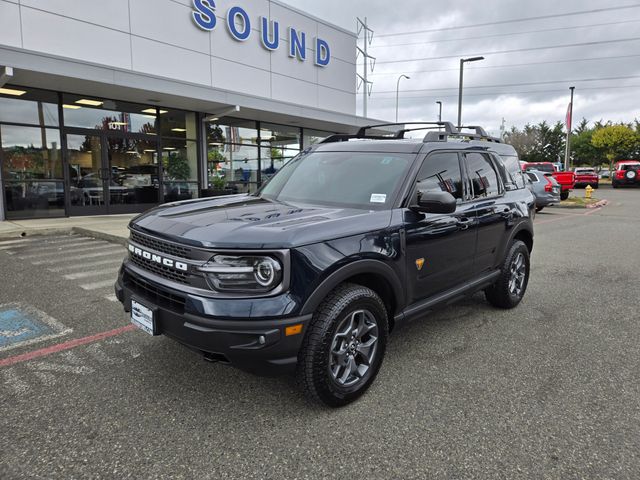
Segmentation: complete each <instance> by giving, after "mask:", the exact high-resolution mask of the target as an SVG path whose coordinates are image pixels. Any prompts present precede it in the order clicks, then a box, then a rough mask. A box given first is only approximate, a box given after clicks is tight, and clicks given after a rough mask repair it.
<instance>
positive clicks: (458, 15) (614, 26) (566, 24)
mask: <svg viewBox="0 0 640 480" xmlns="http://www.w3.org/2000/svg"><path fill="white" fill-rule="evenodd" d="M287 3H290V4H291V5H294V6H296V7H297V8H300V9H302V10H305V11H307V12H309V13H311V14H314V15H317V16H319V17H321V18H323V19H326V20H327V21H330V22H333V23H336V24H338V25H340V26H342V27H344V28H347V29H350V30H354V29H355V25H356V21H355V18H356V17H357V16H358V17H361V18H364V17H365V16H366V17H367V19H368V22H369V24H370V25H371V27H372V28H373V29H374V30H375V34H374V41H373V44H372V46H371V52H372V54H373V55H375V56H376V57H377V59H378V63H377V66H376V69H375V72H374V73H373V75H372V76H371V77H370V78H372V79H373V81H374V86H373V93H372V96H371V97H370V100H369V105H368V110H369V116H370V117H373V118H379V119H383V120H392V119H394V118H395V89H396V80H397V78H398V76H399V75H400V74H403V73H406V74H408V75H409V76H411V79H410V80H402V83H401V88H400V105H399V106H400V112H401V115H400V118H401V120H404V121H419V120H432V119H435V118H436V115H437V107H436V105H435V102H436V100H441V101H443V103H444V108H443V117H444V118H445V119H449V120H452V121H455V119H456V117H457V88H458V74H459V58H462V57H465V56H469V55H476V54H479V55H483V56H485V60H484V61H482V62H478V63H475V64H467V65H466V66H465V90H464V94H465V95H464V102H463V105H464V114H463V117H464V122H465V123H479V124H483V125H486V126H487V128H489V129H491V130H494V131H495V130H496V129H498V128H499V126H500V122H501V120H502V118H503V117H504V118H505V119H506V123H507V127H510V126H511V125H516V126H519V127H521V126H523V125H524V124H526V123H533V122H538V121H541V120H547V121H548V122H550V123H554V122H556V121H564V117H565V113H566V108H567V104H568V101H569V87H570V86H575V87H576V98H575V112H574V118H575V119H579V118H582V117H586V118H587V119H589V120H590V121H595V120H600V119H605V120H607V119H611V120H613V121H627V122H630V121H632V120H633V119H634V118H635V117H636V116H637V115H638V114H637V111H638V109H637V108H636V107H634V106H637V105H638V103H639V101H640V51H639V50H640V48H639V47H640V40H631V41H625V42H616V43H612V42H611V40H620V39H630V38H640V8H634V9H624V10H609V11H602V12H598V13H590V14H585V15H575V16H563V17H557V18H548V19H544V20H537V21H527V22H512V23H504V24H501V25H491V26H484V27H473V28H456V29H448V30H442V31H436V32H427V33H417V34H412V35H399V36H383V35H386V34H392V33H402V32H413V31H419V30H428V29H430V30H433V29H442V28H449V27H453V26H465V25H477V24H482V23H489V22H496V21H501V20H508V19H519V18H525V17H537V16H544V15H554V14H561V13H566V12H577V11H585V10H594V9H603V8H612V7H617V6H622V5H628V2H624V1H619V0H618V1H615V2H610V3H606V4H604V3H602V2H599V1H596V0H586V1H578V0H566V1H564V2H557V1H556V0H539V1H536V2H514V1H510V0H494V1H493V2H491V3H490V4H487V3H486V2H484V3H483V2H473V1H470V0H464V1H454V2H449V3H447V4H437V5H436V4H434V3H433V2H424V1H423V0H422V1H420V0H402V1H398V2H395V3H394V4H391V3H389V2H386V1H385V2H383V1H381V0H367V1H364V0H357V1H351V2H344V1H338V0H327V1H325V2H317V1H315V0H295V1H293V0H289V1H288V2H287ZM601 42H609V43H601ZM584 43H591V44H590V45H584V46H573V47H563V48H557V47H558V46H561V45H573V44H584ZM402 44H411V45H402ZM540 47H553V48H548V49H541V48H540ZM533 49H535V50H533ZM505 50H522V51H519V52H512V53H496V52H504V51H505ZM432 57H450V58H442V59H437V60H436V59H434V60H424V61H416V60H412V59H420V58H432ZM620 57H624V58H620ZM404 59H406V60H408V61H407V62H402V63H386V62H390V61H396V60H404ZM359 68H361V67H359ZM620 77H637V78H620ZM602 78H608V80H598V79H602ZM354 81H355V80H354ZM506 85H508V86H506ZM435 89H438V90H435ZM357 101H358V107H357V108H358V110H357V113H358V114H361V112H362V106H361V95H358V100H357Z"/></svg>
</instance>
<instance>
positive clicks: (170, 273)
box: [129, 255, 189, 285]
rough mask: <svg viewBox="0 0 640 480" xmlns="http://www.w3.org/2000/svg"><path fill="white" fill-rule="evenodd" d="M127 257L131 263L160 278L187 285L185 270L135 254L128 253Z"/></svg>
mask: <svg viewBox="0 0 640 480" xmlns="http://www.w3.org/2000/svg"><path fill="white" fill-rule="evenodd" d="M129 259H130V260H131V263H133V264H135V265H137V266H138V267H140V268H142V269H144V270H147V271H149V272H151V273H155V274H156V275H158V276H160V277H162V278H166V279H167V280H173V281H174V282H178V283H182V284H184V285H189V279H188V277H187V272H181V271H179V270H174V269H173V268H169V267H165V266H164V265H160V264H159V263H156V262H152V261H151V260H147V259H146V258H142V257H138V256H136V255H129Z"/></svg>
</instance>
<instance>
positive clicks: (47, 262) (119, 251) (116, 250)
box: [31, 245, 124, 265]
mask: <svg viewBox="0 0 640 480" xmlns="http://www.w3.org/2000/svg"><path fill="white" fill-rule="evenodd" d="M112 248H113V249H114V250H113V251H108V252H96V253H89V254H87V255H73V256H72V257H71V258H56V259H52V260H38V261H37V262H31V263H32V264H33V265H55V264H56V263H64V262H69V263H74V262H77V261H78V260H86V259H89V258H97V257H108V256H110V255H113V256H116V255H122V256H123V257H124V250H123V248H122V247H121V246H119V245H114V246H113V247H112Z"/></svg>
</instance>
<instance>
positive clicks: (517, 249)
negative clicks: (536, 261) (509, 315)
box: [503, 241, 531, 307]
mask: <svg viewBox="0 0 640 480" xmlns="http://www.w3.org/2000/svg"><path fill="white" fill-rule="evenodd" d="M519 253H522V255H523V257H524V262H525V266H526V269H525V272H526V273H525V277H524V283H523V285H522V292H521V293H520V295H514V294H512V293H511V292H509V289H508V281H507V282H506V289H507V290H506V294H507V296H508V298H509V303H510V304H511V306H513V307H515V306H516V305H518V304H519V303H520V302H521V301H522V299H523V298H524V295H525V293H527V286H528V285H529V275H530V272H531V259H530V256H529V249H528V248H527V246H526V245H525V244H524V243H523V242H521V241H516V242H514V243H513V245H512V246H511V248H510V250H509V255H507V258H506V259H505V263H504V266H503V275H505V277H506V278H509V277H507V275H508V276H510V275H511V263H512V262H513V260H514V259H515V258H516V256H517V255H518V254H519Z"/></svg>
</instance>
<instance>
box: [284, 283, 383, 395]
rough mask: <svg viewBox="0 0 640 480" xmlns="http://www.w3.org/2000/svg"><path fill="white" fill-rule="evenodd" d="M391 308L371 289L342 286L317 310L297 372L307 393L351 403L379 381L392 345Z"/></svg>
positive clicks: (299, 356)
mask: <svg viewBox="0 0 640 480" xmlns="http://www.w3.org/2000/svg"><path fill="white" fill-rule="evenodd" d="M388 325H389V321H388V318H387V310H386V308H385V306H384V303H382V300H381V299H380V297H379V296H378V295H377V294H376V293H375V292H374V291H373V290H371V289H369V288H367V287H363V286H361V285H355V284H344V285H341V286H339V287H337V288H336V289H335V290H333V292H331V293H330V294H329V295H328V296H327V298H326V299H325V300H324V301H323V302H322V304H321V305H320V307H318V309H317V310H316V313H315V314H314V315H313V318H312V320H311V323H310V324H309V327H308V329H307V332H306V334H305V337H304V340H303V342H302V347H301V348H300V353H299V354H298V366H297V372H296V376H297V379H298V382H299V383H300V385H301V386H302V388H303V390H304V392H305V394H306V396H307V397H308V398H309V399H311V400H313V401H316V402H321V403H324V404H325V405H328V406H330V407H341V406H344V405H347V404H349V403H351V402H353V401H354V400H356V399H357V398H358V397H360V396H361V395H362V394H363V393H364V392H365V391H366V390H367V388H369V386H370V385H371V384H372V383H373V381H374V379H375V377H376V375H377V374H378V370H379V369H380V365H382V359H383V357H384V353H385V350H386V346H387V336H388V331H389V326H388Z"/></svg>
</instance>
